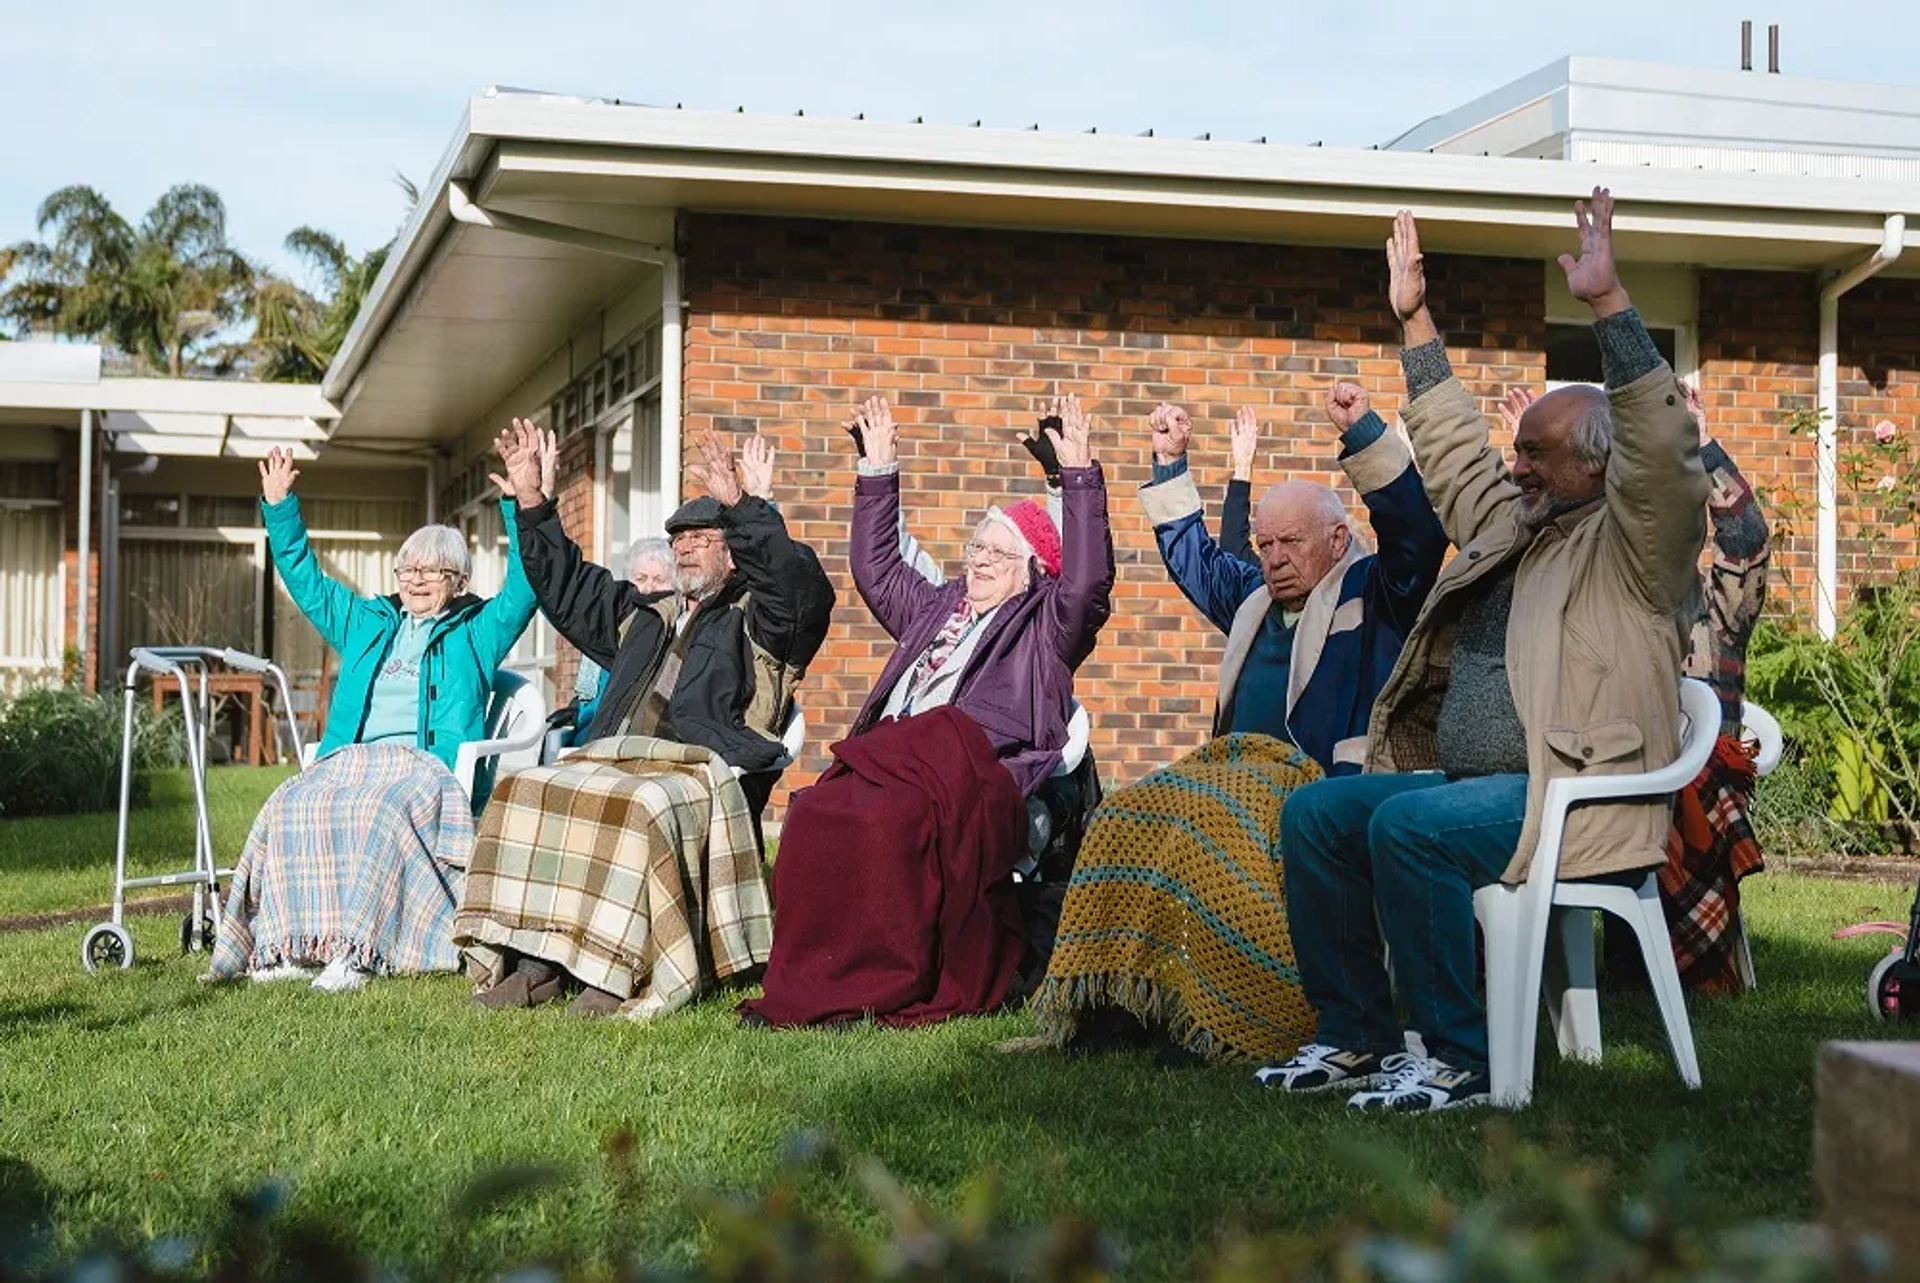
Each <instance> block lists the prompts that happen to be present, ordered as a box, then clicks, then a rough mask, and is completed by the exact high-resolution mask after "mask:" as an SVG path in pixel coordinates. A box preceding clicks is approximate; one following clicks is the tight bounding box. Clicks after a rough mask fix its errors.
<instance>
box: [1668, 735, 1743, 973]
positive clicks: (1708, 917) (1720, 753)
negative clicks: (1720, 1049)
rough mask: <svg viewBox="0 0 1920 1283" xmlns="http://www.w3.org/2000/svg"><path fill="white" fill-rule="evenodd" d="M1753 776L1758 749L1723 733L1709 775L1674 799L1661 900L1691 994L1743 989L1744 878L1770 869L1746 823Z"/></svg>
mask: <svg viewBox="0 0 1920 1283" xmlns="http://www.w3.org/2000/svg"><path fill="white" fill-rule="evenodd" d="M1755 774H1756V772H1755V770H1754V765H1753V750H1752V749H1751V748H1750V747H1748V746H1747V745H1746V744H1744V743H1742V742H1741V741H1740V740H1738V739H1736V738H1734V737H1733V736H1730V735H1722V736H1721V737H1720V741H1719V743H1717V744H1715V745H1714V749H1713V756H1712V757H1711V758H1709V759H1708V760H1707V765H1706V767H1705V769H1703V770H1702V771H1701V772H1700V774H1699V776H1698V778H1696V779H1695V780H1694V781H1693V783H1692V784H1691V785H1689V786H1688V787H1687V788H1686V789H1685V790H1684V791H1682V792H1681V793H1680V794H1679V796H1678V797H1677V798H1676V799H1675V806H1674V817H1673V827H1672V828H1671V829H1670V830H1669V831H1668V833H1667V862H1666V864H1665V866H1663V867H1662V868H1661V870H1660V901H1661V904H1662V905H1663V906H1664V907H1665V909H1666V911H1667V934H1668V936H1669V937H1670V938H1671V939H1672V941H1673V960H1674V962H1675V964H1676V965H1678V967H1679V968H1680V981H1681V983H1682V984H1684V985H1686V986H1688V987H1689V988H1693V989H1702V990H1708V991H1714V992H1728V993H1731V992H1735V991H1737V990H1738V989H1739V988H1740V976H1739V969H1738V967H1737V965H1736V962H1735V957H1736V951H1737V949H1738V946H1739V931H1738V927H1737V925H1736V924H1737V923H1738V921H1739V912H1740V879H1741V878H1744V877H1746V876H1747V875H1748V874H1749V873H1758V872H1759V871H1760V870H1761V869H1763V868H1765V867H1766V866H1765V863H1764V862H1763V861H1762V859H1761V856H1760V844H1759V842H1758V841H1756V840H1755V838H1754V836H1753V826H1752V825H1751V824H1750V823H1749V822H1748V820H1747V806H1748V804H1749V802H1751V800H1752V798H1753V786H1754V778H1755Z"/></svg>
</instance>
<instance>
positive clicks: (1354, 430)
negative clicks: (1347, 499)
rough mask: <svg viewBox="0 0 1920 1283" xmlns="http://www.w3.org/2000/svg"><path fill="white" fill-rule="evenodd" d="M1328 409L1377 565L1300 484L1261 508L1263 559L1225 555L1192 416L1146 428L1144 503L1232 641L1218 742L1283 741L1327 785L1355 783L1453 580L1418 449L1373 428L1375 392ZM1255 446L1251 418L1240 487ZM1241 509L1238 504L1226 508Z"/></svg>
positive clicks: (1345, 396) (1159, 536) (1342, 515)
mask: <svg viewBox="0 0 1920 1283" xmlns="http://www.w3.org/2000/svg"><path fill="white" fill-rule="evenodd" d="M1326 406H1327V418H1328V420H1329V421H1330V422H1331V423H1332V425H1333V426H1334V427H1335V428H1336V429H1338V430H1339V432H1340V466H1341V467H1342V468H1343V469H1344V470H1345V471H1346V474H1347V479H1348V480H1349V481H1351V482H1352V483H1353V488H1354V489H1355V490H1357V491H1358V492H1359V494H1360V500H1361V502H1362V503H1364V504H1365V505H1366V508H1367V516H1368V519H1369V521H1370V523H1371V524H1372V526H1373V531H1374V536H1375V538H1377V539H1378V540H1379V543H1380V550H1379V552H1378V553H1377V554H1373V553H1369V552H1368V550H1367V549H1366V548H1365V547H1363V546H1362V543H1361V540H1360V539H1359V538H1358V537H1357V536H1356V535H1355V533H1354V530H1353V527H1352V526H1351V525H1350V524H1349V522H1348V520H1347V510H1346V505H1345V504H1343V503H1341V502H1340V497H1339V496H1338V495H1336V494H1335V493H1334V492H1333V491H1332V490H1331V489H1329V488H1328V487H1326V486H1324V485H1321V484H1319V483H1318V482H1314V481H1301V480H1294V481H1285V482H1282V483H1281V484H1279V485H1277V486H1274V487H1273V488H1272V489H1270V490H1268V491H1267V492H1266V494H1265V495H1264V496H1262V497H1261V500H1260V502H1259V505H1258V506H1257V507H1256V508H1255V510H1254V517H1253V532H1252V535H1253V537H1252V548H1251V550H1250V551H1251V552H1252V559H1251V560H1249V559H1247V558H1246V557H1244V556H1243V555H1236V554H1235V553H1234V552H1232V551H1229V550H1228V549H1226V548H1223V547H1222V546H1221V545H1220V544H1219V543H1216V542H1215V541H1214V539H1213V537H1212V536H1211V535H1210V534H1208V533H1207V528H1206V522H1205V520H1204V518H1203V516H1202V513H1201V503H1200V492H1199V490H1198V489H1196V488H1195V486H1194V484H1193V479H1192V477H1191V476H1190V475H1189V474H1188V472H1187V459H1186V454H1187V443H1188V439H1189V437H1190V436H1191V433H1192V421H1191V419H1190V418H1189V417H1188V415H1187V412H1186V411H1185V410H1183V409H1181V408H1180V407H1179V406H1173V405H1162V406H1160V407H1159V408H1158V409H1156V410H1155V411H1154V412H1153V415H1152V417H1151V419H1150V420H1149V423H1150V426H1151V427H1152V430H1153V450H1154V469H1153V480H1152V481H1151V482H1150V483H1149V484H1148V485H1147V486H1145V487H1144V488H1143V489H1142V490H1141V492H1140V497H1141V498H1142V499H1143V500H1144V501H1145V503H1146V507H1147V515H1148V516H1149V517H1150V518H1151V519H1152V521H1153V533H1154V537H1155V539H1156V540H1157V541H1158V542H1159V545H1160V556H1161V558H1162V560H1164V561H1165V562H1166V566H1167V573H1168V574H1169V575H1171V576H1172V577H1173V581H1174V583H1176V584H1178V585H1179V587H1180V591H1181V592H1182V593H1184V594H1186V597H1187V600H1188V601H1191V602H1192V603H1193V604H1194V605H1195V606H1196V607H1198V608H1199V610H1200V613H1201V614H1202V615H1204V616H1205V617H1206V619H1207V621H1208V622H1209V623H1211V624H1212V625H1213V626H1214V627H1215V628H1218V629H1219V630H1220V631H1221V632H1223V633H1225V634H1226V635H1227V648H1226V654H1225V655H1224V656H1223V657H1222V659H1221V664H1220V681H1219V698H1218V705H1217V709H1216V711H1215V714H1214V719H1213V733H1214V734H1215V735H1216V736H1218V735H1226V734H1230V733H1234V732H1241V733H1252V734H1260V735H1270V736H1272V737H1273V738H1275V739H1277V740H1280V741H1281V742H1283V743H1286V744H1291V745H1294V746H1296V747H1298V748H1300V749H1301V750H1302V751H1304V752H1305V753H1306V754H1307V756H1309V757H1311V758H1312V759H1313V760H1314V761H1315V762H1317V763H1318V764H1319V766H1320V769H1321V770H1323V771H1325V772H1327V773H1328V774H1329V775H1350V774H1354V773H1356V772H1358V771H1359V769H1360V764H1361V762H1362V761H1363V760H1364V759H1365V756H1366V730H1367V717H1368V714H1369V712H1370V711H1371V710H1372V708H1373V699H1374V696H1375V695H1377V694H1378V693H1379V691H1380V687H1381V686H1382V684H1384V683H1385V682H1386V680H1387V676H1388V674H1390V673H1391V672H1392V671H1393V666H1394V663H1395V661H1397V660H1398V659H1399V657H1400V647H1401V645H1402V643H1404V642H1405V640H1406V636H1407V631H1408V630H1409V629H1410V628H1412V626H1413V621H1414V618H1415V617H1416V616H1417V615H1418V614H1419V613H1420V606H1421V604H1422V603H1423V602H1425V601H1426V599H1427V592H1428V590H1429V589H1431V588H1432V587H1433V583H1434V580H1435V578H1436V577H1438V575H1439V573H1440V563H1441V560H1442V559H1443V558H1444V556H1445V554H1446V548H1447V536H1446V531H1445V530H1444V529H1443V528H1442V527H1441V524H1440V520H1439V518H1438V517H1437V516H1435V515H1434V511H1433V505H1432V503H1431V502H1430V501H1429V499H1428V498H1427V492H1426V489H1425V487H1424V486H1423V485H1422V484H1421V481H1420V474H1419V472H1418V471H1416V470H1415V468H1414V466H1413V455H1412V452H1411V451H1410V450H1409V449H1408V446H1407V443H1406V441H1405V440H1404V439H1403V438H1402V437H1400V436H1399V435H1398V434H1396V433H1394V432H1393V431H1391V430H1390V429H1389V428H1388V427H1387V424H1386V422H1385V421H1384V420H1383V419H1381V418H1380V416H1379V415H1377V414H1375V413H1373V411H1372V409H1371V407H1370V404H1369V400H1368V397H1367V393H1366V392H1365V390H1364V389H1362V388H1360V387H1359V386H1357V385H1356V384H1352V383H1339V384H1336V385H1335V386H1334V387H1333V388H1332V389H1330V390H1329V391H1328V393H1327V401H1326ZM1256 431H1257V427H1256V425H1255V423H1254V417H1253V412H1252V411H1251V410H1242V411H1240V413H1239V415H1238V416H1237V417H1236V422H1235V425H1234V436H1235V438H1236V440H1235V455H1236V456H1237V457H1236V474H1237V473H1239V472H1241V471H1243V470H1244V469H1243V468H1242V467H1240V466H1239V465H1240V464H1242V463H1243V461H1249V460H1251V458H1252V456H1253V448H1252V444H1251V441H1252V437H1253V435H1254V433H1255V432H1256ZM1236 484H1237V485H1244V482H1236ZM1234 502H1235V496H1234V494H1233V493H1232V492H1231V490H1230V491H1229V494H1228V499H1227V503H1228V507H1229V509H1231V508H1232V507H1233V505H1234Z"/></svg>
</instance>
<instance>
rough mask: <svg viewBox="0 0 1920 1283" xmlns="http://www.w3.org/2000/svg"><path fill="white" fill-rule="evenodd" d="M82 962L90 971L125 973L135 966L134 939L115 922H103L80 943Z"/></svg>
mask: <svg viewBox="0 0 1920 1283" xmlns="http://www.w3.org/2000/svg"><path fill="white" fill-rule="evenodd" d="M80 961H81V963H82V964H83V965H85V967H86V969H87V970H88V971H98V970H100V969H101V968H102V967H108V968H115V969H118V970H121V971H125V970H126V969H127V968H128V967H131V966H132V965H133V937H132V936H131V935H128V934H127V929H126V928H125V927H123V926H121V925H119V924H118V923H115V922H102V923H101V924H100V925H99V926H97V927H95V928H94V929H93V930H91V931H89V932H87V938H86V939H85V940H82V941H81V942H80Z"/></svg>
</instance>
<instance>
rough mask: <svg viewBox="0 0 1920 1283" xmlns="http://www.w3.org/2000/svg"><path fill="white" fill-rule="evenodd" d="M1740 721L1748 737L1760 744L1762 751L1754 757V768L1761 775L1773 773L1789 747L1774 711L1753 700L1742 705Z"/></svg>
mask: <svg viewBox="0 0 1920 1283" xmlns="http://www.w3.org/2000/svg"><path fill="white" fill-rule="evenodd" d="M1740 722H1741V730H1742V731H1743V732H1744V733H1745V736H1746V738H1748V739H1750V740H1752V741H1754V742H1755V743H1756V744H1758V745H1759V746H1760V751H1759V752H1758V753H1756V754H1755V755H1754V758H1753V767H1754V770H1755V771H1756V772H1758V773H1759V774H1761V775H1771V774H1772V773H1773V768H1774V767H1776V766H1778V765H1780V758H1781V755H1782V754H1784V753H1785V752H1786V748H1787V737H1786V735H1785V733H1784V732H1782V731H1781V729H1780V723H1779V722H1778V721H1777V720H1775V718H1774V716H1773V714H1772V713H1769V712H1768V711H1767V710H1766V709H1764V708H1762V707H1760V706H1759V705H1758V704H1756V703H1754V702H1753V701H1752V700H1748V701H1746V702H1745V703H1744V704H1742V705H1741V707H1740Z"/></svg>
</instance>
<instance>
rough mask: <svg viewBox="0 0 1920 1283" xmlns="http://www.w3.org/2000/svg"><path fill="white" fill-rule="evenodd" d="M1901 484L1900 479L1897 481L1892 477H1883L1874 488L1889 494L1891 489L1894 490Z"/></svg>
mask: <svg viewBox="0 0 1920 1283" xmlns="http://www.w3.org/2000/svg"><path fill="white" fill-rule="evenodd" d="M1899 484H1900V483H1899V482H1898V481H1895V480H1894V479H1893V478H1892V477H1882V478H1880V480H1879V482H1878V483H1876V484H1875V485H1874V487H1873V488H1874V489H1875V490H1878V491H1879V492H1880V493H1881V494H1887V493H1889V492H1890V491H1892V490H1893V488H1894V487H1895V486H1897V485H1899Z"/></svg>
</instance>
